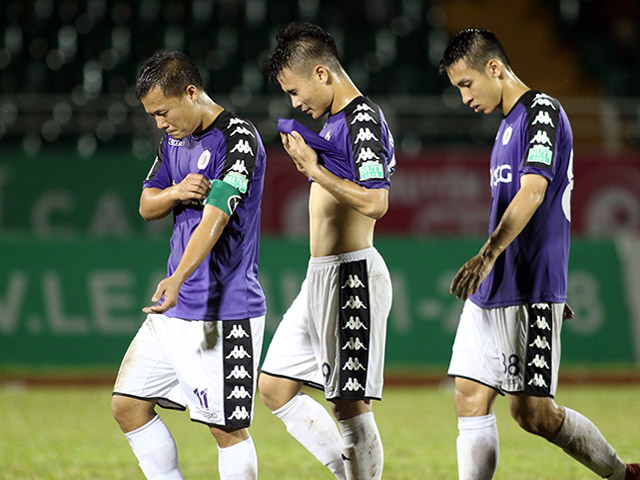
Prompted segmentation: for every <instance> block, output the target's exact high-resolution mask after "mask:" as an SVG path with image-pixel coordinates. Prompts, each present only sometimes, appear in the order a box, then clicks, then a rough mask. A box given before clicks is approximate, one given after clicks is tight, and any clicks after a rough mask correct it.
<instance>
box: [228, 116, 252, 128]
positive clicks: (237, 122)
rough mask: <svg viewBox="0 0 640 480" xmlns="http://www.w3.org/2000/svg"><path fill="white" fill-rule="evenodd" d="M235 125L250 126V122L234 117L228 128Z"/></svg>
mask: <svg viewBox="0 0 640 480" xmlns="http://www.w3.org/2000/svg"><path fill="white" fill-rule="evenodd" d="M234 125H249V122H247V121H246V120H243V119H241V118H237V117H233V118H231V120H229V126H228V127H227V128H231V127H233V126H234Z"/></svg>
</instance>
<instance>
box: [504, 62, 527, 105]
mask: <svg viewBox="0 0 640 480" xmlns="http://www.w3.org/2000/svg"><path fill="white" fill-rule="evenodd" d="M528 90H531V89H530V88H529V87H527V86H526V85H525V84H524V82H523V81H522V80H520V79H519V78H518V77H516V75H515V74H514V73H513V72H512V71H509V72H508V73H507V74H506V76H505V79H504V83H503V88H502V111H503V113H504V114H505V115H508V114H509V112H510V111H511V109H512V108H513V107H514V105H515V104H516V102H517V101H518V99H519V98H520V97H521V96H522V94H524V92H526V91H528Z"/></svg>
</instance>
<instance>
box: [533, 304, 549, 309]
mask: <svg viewBox="0 0 640 480" xmlns="http://www.w3.org/2000/svg"><path fill="white" fill-rule="evenodd" d="M531 308H536V309H538V310H551V305H549V304H548V303H532V304H531Z"/></svg>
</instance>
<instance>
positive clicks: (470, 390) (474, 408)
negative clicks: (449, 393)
mask: <svg viewBox="0 0 640 480" xmlns="http://www.w3.org/2000/svg"><path fill="white" fill-rule="evenodd" d="M495 396H496V393H495V391H494V390H492V389H490V388H489V387H485V386H484V385H480V384H478V383H476V382H472V381H468V380H465V381H459V379H456V389H455V393H454V400H455V405H456V413H457V415H458V416H459V417H481V416H484V415H489V414H490V413H491V407H492V405H493V401H494V399H495Z"/></svg>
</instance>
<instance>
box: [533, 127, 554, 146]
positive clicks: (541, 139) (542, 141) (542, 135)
mask: <svg viewBox="0 0 640 480" xmlns="http://www.w3.org/2000/svg"><path fill="white" fill-rule="evenodd" d="M529 143H536V144H538V145H549V146H551V145H553V144H552V143H551V139H550V138H549V135H547V132H545V131H544V130H538V131H537V132H536V134H535V136H534V137H533V138H532V139H531V140H530V141H529Z"/></svg>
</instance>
